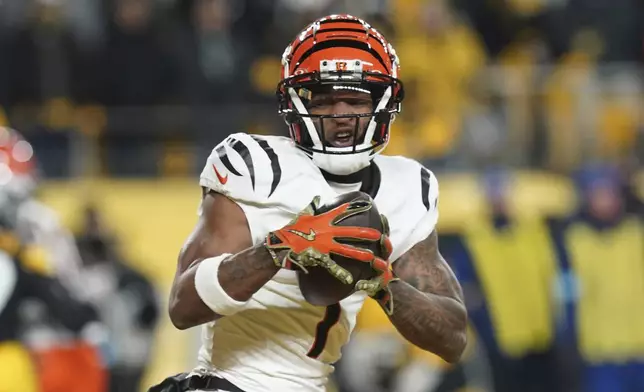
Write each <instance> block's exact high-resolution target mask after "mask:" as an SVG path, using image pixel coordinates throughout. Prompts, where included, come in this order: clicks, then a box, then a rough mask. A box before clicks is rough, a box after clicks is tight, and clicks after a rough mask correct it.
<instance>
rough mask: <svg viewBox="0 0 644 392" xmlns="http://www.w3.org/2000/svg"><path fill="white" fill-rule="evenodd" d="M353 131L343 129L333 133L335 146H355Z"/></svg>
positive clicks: (332, 143)
mask: <svg viewBox="0 0 644 392" xmlns="http://www.w3.org/2000/svg"><path fill="white" fill-rule="evenodd" d="M353 141H354V137H353V132H350V131H341V132H337V133H336V134H335V135H333V138H332V140H331V141H330V143H331V145H333V147H352V146H353Z"/></svg>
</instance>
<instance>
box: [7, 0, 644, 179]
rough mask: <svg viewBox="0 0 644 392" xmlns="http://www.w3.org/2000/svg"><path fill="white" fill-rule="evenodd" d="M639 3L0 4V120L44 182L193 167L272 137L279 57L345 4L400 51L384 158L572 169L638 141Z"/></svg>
mask: <svg viewBox="0 0 644 392" xmlns="http://www.w3.org/2000/svg"><path fill="white" fill-rule="evenodd" d="M643 7H644V6H643V5H642V3H641V2H639V1H637V0H614V1H606V0H588V1H576V0H558V1H553V0H495V1H484V2H477V1H463V0H453V1H450V0H427V1H425V0H360V1H357V0H351V1H349V0H318V1H308V0H307V1H304V0H301V1H300V0H297V1H293V0H253V1H250V0H246V1H243V0H237V1H230V0H186V1H175V0H103V1H91V2H88V1H76V0H66V1H63V0H46V1H45V0H5V1H3V2H2V3H0V28H1V30H0V58H2V61H1V62H0V107H1V108H2V109H3V110H2V113H1V114H2V115H1V116H0V117H3V118H4V119H5V121H6V122H8V123H10V124H12V125H14V126H15V127H17V128H19V129H21V130H23V131H24V132H27V133H30V134H32V135H33V136H32V141H33V143H34V144H35V145H36V146H37V147H38V146H39V145H47V146H56V148H55V149H50V150H52V152H46V155H45V156H43V159H45V160H47V161H48V165H47V170H48V171H49V174H50V175H51V176H76V175H83V174H90V175H95V174H109V175H115V176H154V175H161V174H165V175H186V174H188V173H195V172H197V171H198V170H200V169H201V168H200V165H201V162H202V161H203V158H204V156H206V155H207V154H208V152H209V148H210V146H212V145H214V144H215V143H216V142H218V141H220V140H222V139H223V138H224V137H225V136H226V135H227V134H229V133H232V132H236V131H239V130H247V131H251V132H255V133H272V134H275V133H277V134H283V133H284V129H285V128H284V127H283V125H282V123H281V121H280V119H279V118H277V116H276V115H275V110H276V109H275V105H276V104H275V94H274V91H275V85H276V83H277V81H278V79H279V67H280V56H281V53H282V51H283V50H284V48H285V46H286V44H287V43H288V42H290V40H291V39H292V37H293V36H294V34H295V33H296V32H298V31H299V30H300V29H301V28H302V27H303V26H305V25H306V24H307V23H309V22H310V21H311V20H313V19H315V18H316V17H317V16H319V15H321V14H324V13H328V12H350V13H353V14H355V15H357V16H361V17H365V18H366V19H367V20H369V21H370V22H371V23H372V24H373V25H374V26H376V27H377V28H379V29H380V30H381V31H382V32H383V33H384V34H385V35H386V36H388V37H389V40H390V41H392V42H393V43H394V45H395V47H396V48H397V51H398V53H399V55H400V57H401V64H402V78H403V79H404V81H405V83H406V91H407V94H406V95H407V99H406V101H405V104H404V106H403V114H402V115H401V116H400V118H399V121H397V122H396V124H395V130H394V135H398V136H399V137H394V138H393V140H392V142H391V145H390V148H389V153H391V154H397V153H401V154H405V155H409V156H413V157H416V158H419V159H428V160H429V161H431V163H432V164H433V165H434V166H438V167H444V168H449V169H451V168H471V167H476V166H480V165H481V164H488V163H499V162H504V163H510V164H515V165H524V166H540V167H548V168H551V169H555V170H569V169H571V168H573V167H575V166H576V165H578V164H579V163H580V162H582V161H584V160H586V159H588V157H589V156H596V155H602V156H604V157H606V156H607V157H616V156H623V155H624V154H631V155H632V154H635V152H634V151H635V149H636V148H638V149H639V150H637V151H639V152H640V153H641V152H642V147H641V145H642V143H641V139H642V137H641V133H642V116H641V113H640V112H641V110H640V108H641V106H642V90H643V88H642V86H643V81H642V80H643V79H642V71H641V65H642V63H643V61H644V54H643V51H644V49H643V47H644V44H643V43H642V41H643V36H644V33H643V32H642V30H643V27H642V26H644V21H643V20H644V16H643V14H644V11H643V10H642V8H643ZM250 113H252V116H251V115H249V114H250ZM52 129H54V130H58V131H60V130H64V131H67V132H50V131H51V130H52ZM48 131H49V132H48ZM79 139H80V141H79ZM638 143H639V144H638ZM82 147H86V148H88V149H89V148H92V149H93V151H94V154H86V155H92V157H86V156H83V154H81V153H79V149H82ZM79 156H80V157H79ZM69 157H74V158H73V159H72V158H69ZM79 160H80V161H81V163H83V164H82V165H80V166H82V169H79ZM124 162H127V164H124Z"/></svg>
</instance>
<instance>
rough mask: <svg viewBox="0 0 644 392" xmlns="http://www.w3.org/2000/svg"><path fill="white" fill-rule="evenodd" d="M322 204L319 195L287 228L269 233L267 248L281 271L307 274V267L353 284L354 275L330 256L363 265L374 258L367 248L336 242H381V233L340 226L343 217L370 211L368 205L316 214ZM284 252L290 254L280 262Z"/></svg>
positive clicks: (348, 206)
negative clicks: (321, 269) (325, 271)
mask: <svg viewBox="0 0 644 392" xmlns="http://www.w3.org/2000/svg"><path fill="white" fill-rule="evenodd" d="M319 205H320V198H319V196H316V197H315V198H314V199H313V201H312V202H311V203H310V204H309V205H308V206H307V207H306V208H305V209H304V210H302V211H301V212H300V213H299V214H297V216H296V217H295V218H294V219H293V220H292V221H291V222H289V223H288V224H287V225H286V226H284V227H283V228H281V229H279V230H276V231H273V232H271V233H269V234H268V236H267V237H266V242H265V246H266V248H267V249H268V250H269V252H271V255H272V256H273V260H274V261H275V264H276V265H277V266H279V267H281V268H287V269H295V268H298V269H300V270H302V271H304V272H306V273H308V270H307V268H308V267H314V266H315V267H322V268H325V269H326V270H327V271H329V273H330V274H331V275H333V276H334V277H335V278H336V279H338V280H340V281H341V282H343V283H345V284H351V283H353V276H352V275H351V274H350V273H349V271H347V270H346V269H344V268H342V267H340V266H339V265H338V264H337V263H336V262H335V261H333V260H332V259H331V254H332V253H333V254H337V255H340V256H344V257H347V258H350V259H354V260H358V261H363V262H370V261H371V260H373V257H374V255H373V253H372V252H370V251H368V250H366V249H361V248H357V247H354V246H351V245H346V244H341V243H339V242H337V241H336V239H339V238H342V239H355V240H361V241H379V240H381V238H382V233H381V232H380V231H378V230H376V229H372V228H368V227H358V226H338V225H337V223H338V222H340V221H341V220H343V219H344V218H347V217H349V216H351V215H354V214H359V213H361V212H364V211H366V210H368V209H369V208H370V206H369V205H365V204H364V203H360V202H349V203H344V204H341V205H339V206H338V207H336V208H334V209H332V210H330V211H327V212H324V213H320V214H317V215H316V210H317V209H318V208H319ZM282 250H287V251H288V253H287V254H286V256H285V257H284V258H282V259H280V258H279V257H278V256H277V252H278V251H282Z"/></svg>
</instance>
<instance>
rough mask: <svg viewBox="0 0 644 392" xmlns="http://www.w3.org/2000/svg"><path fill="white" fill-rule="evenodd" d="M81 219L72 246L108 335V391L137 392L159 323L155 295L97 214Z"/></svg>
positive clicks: (89, 210)
mask: <svg viewBox="0 0 644 392" xmlns="http://www.w3.org/2000/svg"><path fill="white" fill-rule="evenodd" d="M83 218H84V219H83V224H82V226H81V230H80V232H81V233H82V234H80V235H79V236H78V237H77V238H76V242H77V244H78V248H79V250H80V256H81V260H82V262H83V278H84V282H85V284H86V285H87V286H88V288H87V291H88V292H89V295H88V296H89V297H90V298H91V299H92V303H94V304H96V306H97V310H98V312H99V314H100V319H101V321H102V322H103V323H104V324H105V326H106V327H107V329H108V330H109V332H110V340H109V352H110V367H109V376H110V377H109V390H110V391H111V392H121V391H138V390H139V388H140V387H141V385H140V384H141V380H142V377H143V373H144V371H145V368H146V365H147V363H148V361H149V359H150V352H151V349H152V343H153V337H154V332H155V331H156V326H157V323H158V319H159V310H160V309H159V298H158V295H157V290H156V288H155V287H154V286H152V285H151V284H150V281H149V280H148V279H147V278H146V277H145V276H143V275H142V274H141V273H140V272H138V271H136V270H135V269H133V268H131V267H130V266H129V265H128V263H127V261H125V260H124V259H123V257H122V256H121V255H120V252H119V251H118V245H117V244H116V239H115V237H114V235H113V234H112V233H111V232H110V231H109V229H108V228H107V227H105V225H104V223H103V219H102V217H101V216H100V212H98V211H97V210H96V209H95V208H94V207H93V206H88V207H87V209H86V210H85V211H84V217H83Z"/></svg>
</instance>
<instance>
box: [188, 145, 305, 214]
mask: <svg viewBox="0 0 644 392" xmlns="http://www.w3.org/2000/svg"><path fill="white" fill-rule="evenodd" d="M310 165H311V163H310V162H309V160H308V159H307V158H306V156H305V155H304V154H303V153H301V152H300V151H299V150H297V149H296V148H295V147H293V146H292V145H291V144H290V140H289V139H286V138H282V137H277V136H257V135H248V134H245V133H235V134H232V135H230V136H229V137H227V138H226V139H225V140H224V141H223V142H221V143H219V144H218V145H217V146H216V147H215V148H214V149H213V151H212V153H211V154H210V156H209V157H208V160H207V162H206V165H205V167H204V168H203V171H202V172H201V176H200V179H199V184H200V185H201V186H202V187H204V188H206V189H209V190H213V191H215V192H218V193H221V194H223V195H225V196H228V197H230V198H231V199H234V200H237V201H241V202H244V203H251V204H283V203H284V200H283V199H285V197H284V196H285V195H283V194H282V193H283V192H285V191H287V188H289V187H290V186H291V185H293V183H294V180H296V179H297V178H298V177H300V175H299V174H301V173H303V172H304V171H306V170H307V167H308V166H310ZM300 178H301V177H300ZM291 188H292V187H291ZM289 193H290V194H291V197H290V198H293V196H294V195H293V193H294V192H293V189H290V192H289Z"/></svg>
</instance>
